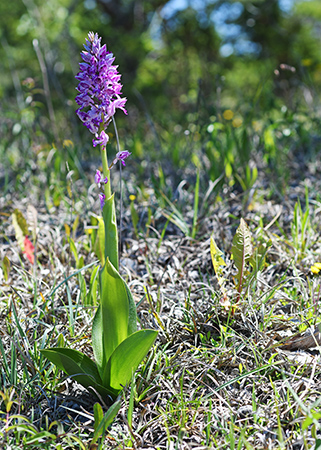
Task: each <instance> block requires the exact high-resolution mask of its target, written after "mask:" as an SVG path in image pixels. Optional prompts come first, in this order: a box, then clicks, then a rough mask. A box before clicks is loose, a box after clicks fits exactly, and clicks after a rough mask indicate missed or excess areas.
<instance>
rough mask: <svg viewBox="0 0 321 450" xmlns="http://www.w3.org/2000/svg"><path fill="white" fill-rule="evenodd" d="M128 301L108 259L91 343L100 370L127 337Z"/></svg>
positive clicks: (104, 268) (101, 273)
mask: <svg viewBox="0 0 321 450" xmlns="http://www.w3.org/2000/svg"><path fill="white" fill-rule="evenodd" d="M128 318H129V300H128V294H127V289H126V284H125V282H124V280H123V279H122V278H121V276H120V275H119V273H118V272H117V270H116V269H115V267H114V266H113V264H112V263H111V262H110V261H109V259H108V258H107V260H106V264H105V266H104V267H103V268H102V269H101V271H100V306H99V308H98V310H97V313H96V316H95V318H94V321H93V328H92V340H93V349H94V355H95V360H96V362H97V365H98V367H99V370H100V371H101V369H102V368H103V367H105V365H106V364H107V361H108V359H109V358H110V356H111V354H112V353H113V351H114V350H115V348H116V347H118V345H119V344H120V343H121V342H122V341H123V340H124V339H126V338H127V336H128Z"/></svg>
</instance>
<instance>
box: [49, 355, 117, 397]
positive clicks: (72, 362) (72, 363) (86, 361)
mask: <svg viewBox="0 0 321 450" xmlns="http://www.w3.org/2000/svg"><path fill="white" fill-rule="evenodd" d="M40 351H41V353H42V354H43V355H44V356H45V357H46V358H48V359H49V361H51V362H52V363H53V364H55V365H56V366H57V367H58V369H60V370H63V371H64V372H65V373H66V374H67V375H68V376H71V377H72V379H73V380H75V381H77V382H78V383H80V384H81V385H82V386H84V387H85V388H87V389H88V388H90V387H93V388H94V389H95V390H96V391H97V392H98V393H99V394H100V395H101V396H103V397H107V395H111V396H113V397H115V391H113V390H112V389H111V390H109V389H108V387H107V388H106V387H104V386H102V384H101V378H100V375H99V372H98V369H97V366H96V364H95V363H94V362H93V361H92V360H91V359H90V358H88V356H86V355H84V354H83V353H81V352H78V351H77V350H73V349H71V348H60V347H55V348H50V349H43V350H40Z"/></svg>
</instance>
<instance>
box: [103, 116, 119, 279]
mask: <svg viewBox="0 0 321 450" xmlns="http://www.w3.org/2000/svg"><path fill="white" fill-rule="evenodd" d="M102 130H103V125H102V124H101V126H100V129H99V132H101V131H102ZM100 154H101V161H102V165H103V178H105V177H107V178H108V183H106V184H105V186H104V189H105V196H106V199H105V205H104V208H103V219H104V224H105V259H106V260H107V258H108V259H109V261H110V262H111V263H112V264H113V266H114V267H115V269H116V270H118V230H117V221H116V208H115V200H114V195H112V193H111V180H110V170H109V167H108V158H107V148H106V147H105V146H104V145H101V146H100Z"/></svg>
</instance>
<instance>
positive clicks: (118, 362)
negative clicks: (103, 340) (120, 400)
mask: <svg viewBox="0 0 321 450" xmlns="http://www.w3.org/2000/svg"><path fill="white" fill-rule="evenodd" d="M157 334H158V332H157V331H155V330H139V331H136V333H133V334H131V335H130V336H128V338H127V339H125V340H124V341H123V342H122V343H121V344H119V346H118V347H117V348H116V349H115V350H114V352H113V354H112V355H111V357H110V359H109V361H108V364H107V366H106V368H105V371H104V375H103V384H104V386H110V387H111V388H112V389H114V390H121V389H122V388H123V387H124V386H125V385H126V384H127V383H128V381H129V380H130V379H131V377H132V375H133V373H134V372H135V371H136V370H137V367H138V366H139V364H140V363H141V362H142V360H143V359H144V357H145V356H146V355H147V353H148V351H149V349H150V348H151V346H152V345H153V343H154V341H155V339H156V337H157Z"/></svg>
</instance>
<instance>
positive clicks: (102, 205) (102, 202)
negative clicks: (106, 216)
mask: <svg viewBox="0 0 321 450" xmlns="http://www.w3.org/2000/svg"><path fill="white" fill-rule="evenodd" d="M105 198H106V195H105V194H99V200H100V208H101V209H103V207H104V204H105Z"/></svg>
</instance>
